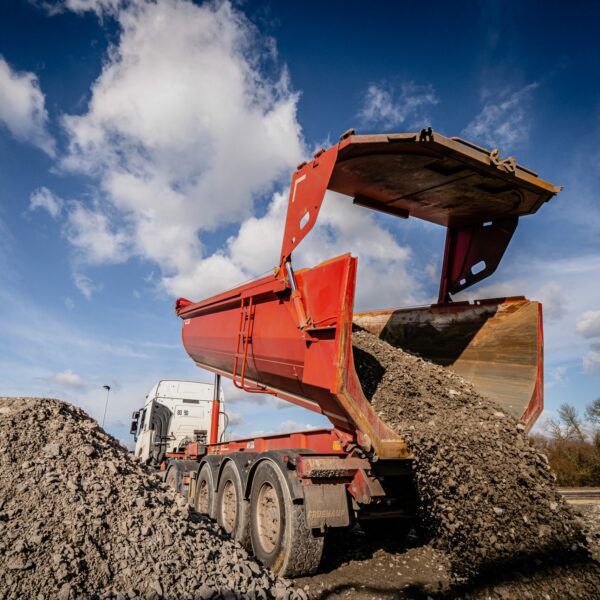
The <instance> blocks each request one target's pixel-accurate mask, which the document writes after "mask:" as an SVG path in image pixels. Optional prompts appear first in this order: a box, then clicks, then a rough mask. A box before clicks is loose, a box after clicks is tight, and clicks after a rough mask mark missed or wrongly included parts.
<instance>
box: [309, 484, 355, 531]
mask: <svg viewBox="0 0 600 600" xmlns="http://www.w3.org/2000/svg"><path fill="white" fill-rule="evenodd" d="M303 487H304V507H305V514H306V525H307V527H309V528H310V529H320V530H323V529H324V528H325V527H347V526H348V525H350V512H349V510H348V496H347V494H346V486H345V485H344V484H326V485H305V486H303Z"/></svg>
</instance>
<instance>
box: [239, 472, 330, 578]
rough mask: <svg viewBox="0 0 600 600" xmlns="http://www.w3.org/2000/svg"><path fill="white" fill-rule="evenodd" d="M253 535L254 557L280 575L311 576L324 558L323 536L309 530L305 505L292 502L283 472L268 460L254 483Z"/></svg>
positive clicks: (251, 536) (251, 534)
mask: <svg viewBox="0 0 600 600" xmlns="http://www.w3.org/2000/svg"><path fill="white" fill-rule="evenodd" d="M250 538H251V541H252V550H253V552H254V556H256V558H258V560H260V561H261V562H262V563H263V564H264V565H265V566H267V567H269V568H270V569H271V570H272V571H273V572H274V573H275V574H276V575H279V576H281V577H299V576H301V575H310V574H312V573H314V572H315V571H316V570H317V567H318V566H319V562H320V561H321V555H322V553H323V537H322V536H315V535H314V534H313V532H312V531H311V530H310V529H308V527H307V526H306V519H305V515H304V506H303V505H302V504H294V503H293V501H292V498H291V495H290V492H289V489H288V486H287V483H286V481H285V479H284V477H283V475H282V474H281V472H280V471H279V469H278V468H277V467H276V466H275V465H273V463H271V462H268V461H265V462H262V463H261V464H260V465H259V466H258V468H257V470H256V474H255V475H254V481H253V482H252V491H251V494H250Z"/></svg>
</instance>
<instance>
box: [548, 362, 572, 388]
mask: <svg viewBox="0 0 600 600" xmlns="http://www.w3.org/2000/svg"><path fill="white" fill-rule="evenodd" d="M566 373H567V367H564V366H560V367H554V368H553V369H550V370H549V372H548V376H547V378H546V383H545V386H546V389H551V388H554V387H560V386H563V385H565V384H566V383H567V382H568V381H569V379H568V377H566Z"/></svg>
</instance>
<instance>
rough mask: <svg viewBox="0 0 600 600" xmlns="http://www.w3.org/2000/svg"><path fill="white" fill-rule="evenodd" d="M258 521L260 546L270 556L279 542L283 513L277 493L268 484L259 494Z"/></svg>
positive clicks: (264, 485) (263, 486) (266, 483)
mask: <svg viewBox="0 0 600 600" xmlns="http://www.w3.org/2000/svg"><path fill="white" fill-rule="evenodd" d="M256 521H257V523H256V524H257V530H258V538H259V541H260V544H261V546H262V547H263V548H264V550H265V552H267V554H270V553H271V552H273V550H274V549H275V546H276V545H277V541H278V540H279V534H280V530H281V513H280V506H279V498H278V496H277V492H276V490H275V488H274V487H273V486H272V485H271V484H270V483H268V482H265V483H263V485H262V487H261V488H260V492H259V493H258V502H257V511H256Z"/></svg>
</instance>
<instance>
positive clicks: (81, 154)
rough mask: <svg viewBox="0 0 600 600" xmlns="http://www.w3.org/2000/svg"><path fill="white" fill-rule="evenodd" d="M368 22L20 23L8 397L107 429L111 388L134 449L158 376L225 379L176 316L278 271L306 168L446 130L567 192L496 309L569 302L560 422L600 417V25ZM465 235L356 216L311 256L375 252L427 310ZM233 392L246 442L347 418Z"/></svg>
mask: <svg viewBox="0 0 600 600" xmlns="http://www.w3.org/2000/svg"><path fill="white" fill-rule="evenodd" d="M365 6H366V5H365V3H364V2H329V3H316V2H308V3H292V2H274V1H273V2H266V1H265V2H243V3H232V4H228V3H222V2H217V3H203V4H201V3H196V4H194V3H192V2H190V1H184V0H180V1H176V0H157V1H156V2H146V1H144V0H136V1H131V2H121V0H64V1H58V2H42V1H35V0H31V1H29V2H28V1H26V0H22V1H18V0H8V1H5V2H2V4H1V5H0V344H1V346H0V347H1V348H2V351H1V353H0V377H1V379H0V381H2V384H3V385H2V389H1V390H0V392H1V393H3V394H10V395H13V394H19V395H52V396H57V397H61V398H64V399H67V400H70V401H72V402H75V403H78V404H81V405H82V406H84V407H85V408H86V410H88V411H89V412H90V413H91V414H92V415H94V416H95V417H101V414H102V409H103V401H104V395H103V390H102V385H103V384H110V385H111V386H113V392H112V398H111V405H110V408H109V414H108V417H107V428H108V429H109V430H110V431H111V432H112V433H114V434H116V435H119V436H120V437H123V438H127V433H126V430H127V425H128V423H127V421H128V415H129V413H130V412H131V410H133V409H134V408H136V407H137V406H138V405H140V404H141V403H142V402H143V398H144V395H145V394H146V393H147V391H149V390H150V388H151V387H152V385H153V384H154V383H155V382H156V380H157V379H160V378H183V379H197V380H209V378H210V376H209V375H208V374H207V373H204V372H201V371H199V370H198V369H197V368H196V367H195V366H194V365H193V364H192V362H191V360H190V359H189V358H188V357H187V355H186V354H185V352H184V350H183V348H182V346H181V342H180V323H179V320H178V319H177V318H175V316H174V315H173V301H174V299H175V298H176V297H177V296H179V295H185V296H187V297H190V298H192V299H200V298H202V297H205V296H207V295H210V294H212V293H213V292H217V291H219V290H222V289H225V288H227V287H229V286H232V285H235V284H236V283H239V282H240V281H243V280H245V279H248V278H249V277H254V276H256V275H258V274H260V273H263V272H264V271H267V270H269V269H270V268H272V267H273V266H274V265H275V263H276V262H277V258H278V250H279V245H280V241H281V235H282V225H281V223H282V219H283V216H284V210H285V202H286V191H287V185H288V183H289V179H290V176H291V173H292V171H293V168H294V166H295V165H296V164H297V163H299V162H301V161H302V160H304V159H306V158H307V157H309V156H310V155H311V154H312V152H313V151H314V149H316V148H318V147H320V146H322V145H325V146H327V145H328V144H331V143H333V142H335V141H336V140H337V137H338V135H339V134H340V133H341V132H343V131H345V130H346V129H348V128H349V127H355V128H357V130H358V131H359V133H361V132H362V133H367V132H383V131H413V130H418V129H419V128H421V127H422V126H424V125H432V126H433V127H434V129H436V130H438V131H440V132H442V133H444V134H446V135H460V136H463V137H467V138H469V139H472V140H473V141H476V142H478V143H480V144H482V145H485V146H487V147H498V148H500V151H501V155H503V156H505V155H508V154H514V155H515V157H516V158H517V160H518V162H520V163H521V164H524V165H526V166H528V167H530V168H532V169H534V170H536V171H538V172H539V173H540V175H541V176H542V177H543V178H545V179H547V180H549V181H552V182H553V183H556V184H559V185H564V186H565V190H564V192H563V193H562V194H560V195H559V196H558V197H556V198H555V199H553V200H552V201H551V202H550V203H549V204H548V205H546V206H543V207H542V209H541V210H540V211H539V213H538V214H537V215H535V216H533V217H528V218H524V219H522V220H521V222H520V224H519V227H518V229H517V232H516V234H515V237H514V238H513V242H512V244H511V246H510V247H509V249H508V251H507V253H506V255H505V258H504V260H503V262H502V264H501V266H500V268H499V270H498V271H497V273H496V274H495V275H494V276H493V277H492V278H490V279H488V280H487V281H485V282H483V283H482V284H481V285H480V289H479V290H476V295H477V296H479V297H485V296H498V295H506V294H524V295H527V296H529V297H530V298H533V299H539V300H542V301H543V302H544V309H545V334H546V407H547V414H548V415H551V414H552V411H553V410H555V409H556V408H557V406H558V405H560V403H562V402H564V401H568V402H571V403H573V404H575V405H576V406H578V407H580V408H581V407H583V406H584V405H585V404H586V403H588V402H590V401H591V400H593V399H594V398H596V397H598V396H600V300H599V299H598V298H599V297H600V242H599V236H598V233H599V231H600V201H599V200H598V192H597V188H598V186H599V184H600V175H599V173H598V167H597V165H598V162H599V158H600V151H599V150H598V148H597V143H596V139H597V137H598V133H599V130H600V70H599V69H598V68H597V66H598V64H599V60H600V42H599V41H598V36H597V22H598V17H599V16H600V15H599V14H598V13H599V12H600V9H597V8H596V7H594V5H593V3H583V2H582V3H579V4H578V5H577V6H576V9H575V7H574V6H573V4H567V3H564V2H563V3H558V2H527V3H524V2H506V1H504V2H480V3H473V2H453V3H446V2H429V3H420V2H402V3H381V4H379V5H373V4H371V5H369V6H370V9H369V10H367V9H366V8H365ZM373 7H375V8H373ZM443 234H444V232H443V230H442V229H441V228H438V227H436V226H432V225H428V224H424V223H419V222H417V221H415V222H412V221H411V220H409V221H408V222H405V221H397V220H394V219H388V218H384V217H382V216H380V215H375V214H374V213H370V212H367V211H364V210H363V209H359V208H357V207H353V208H350V207H349V206H348V204H347V203H346V202H344V201H343V200H342V199H340V198H336V197H331V198H328V199H327V201H326V203H325V206H324V210H323V213H322V215H321V217H320V221H319V223H318V225H317V227H316V228H315V230H314V231H313V232H312V233H311V235H310V236H309V237H308V238H307V240H306V242H305V244H303V245H304V246H305V247H304V248H303V249H302V251H301V252H300V253H299V256H298V257H297V258H298V262H300V263H303V264H306V265H310V264H314V263H316V262H318V261H320V260H322V259H325V258H329V257H331V256H335V255H337V254H340V253H342V252H344V251H347V250H352V251H353V252H354V253H355V254H357V255H358V256H359V264H360V271H359V281H358V292H357V293H358V295H357V303H358V306H359V307H360V308H387V307H397V306H406V305H410V304H417V303H424V302H430V301H432V300H433V299H434V297H435V292H436V286H437V272H438V270H439V263H440V260H441V252H442V250H443ZM257 240H259V241H260V243H259V244H257ZM390 274H393V276H390ZM225 391H226V395H227V396H228V398H229V400H230V403H229V410H230V411H231V413H232V415H233V419H232V420H233V422H234V431H235V432H237V433H241V434H248V433H251V432H256V431H273V430H276V429H286V428H295V427H303V426H306V425H318V424H322V423H323V422H324V421H323V420H322V419H321V418H320V417H318V416H316V415H313V414H311V413H307V412H304V411H302V410H301V409H298V408H293V407H287V405H284V404H282V403H279V402H276V401H274V400H272V399H269V398H264V399H257V398H256V397H255V396H250V397H248V398H246V397H241V396H240V395H239V394H236V393H234V391H233V389H231V388H230V387H227V388H226V390H225Z"/></svg>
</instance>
